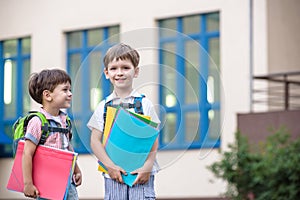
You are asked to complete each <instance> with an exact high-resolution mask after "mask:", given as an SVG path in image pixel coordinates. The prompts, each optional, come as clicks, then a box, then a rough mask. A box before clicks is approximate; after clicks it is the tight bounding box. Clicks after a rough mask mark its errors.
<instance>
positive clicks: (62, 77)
mask: <svg viewBox="0 0 300 200" xmlns="http://www.w3.org/2000/svg"><path fill="white" fill-rule="evenodd" d="M67 82H69V83H70V84H71V78H70V76H69V75H68V74H67V73H66V72H65V71H63V70H61V69H45V70H42V71H41V72H40V73H32V74H31V76H30V79H29V82H28V91H29V94H30V96H31V97H32V98H33V99H34V100H35V101H36V102H37V103H40V104H42V103H43V91H44V90H49V91H50V92H53V90H54V89H55V88H56V86H57V85H59V84H62V83H67Z"/></svg>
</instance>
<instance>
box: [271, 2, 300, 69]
mask: <svg viewBox="0 0 300 200" xmlns="http://www.w3.org/2000/svg"><path fill="white" fill-rule="evenodd" d="M267 4H268V6H267V8H268V10H267V18H268V49H269V54H268V62H269V72H271V73H280V72H287V71H292V72H293V71H299V70H300V65H299V62H300V57H299V53H300V45H299V43H300V34H299V31H300V21H299V18H300V12H299V10H300V1H298V0H286V1H280V0H268V1H267ZM283 68H284V69H285V70H283Z"/></svg>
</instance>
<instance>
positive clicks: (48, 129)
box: [24, 111, 72, 144]
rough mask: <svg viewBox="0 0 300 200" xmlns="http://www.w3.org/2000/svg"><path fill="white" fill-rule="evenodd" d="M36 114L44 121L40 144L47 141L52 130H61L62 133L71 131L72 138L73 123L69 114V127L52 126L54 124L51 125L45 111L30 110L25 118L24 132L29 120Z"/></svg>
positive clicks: (70, 136)
mask: <svg viewBox="0 0 300 200" xmlns="http://www.w3.org/2000/svg"><path fill="white" fill-rule="evenodd" d="M35 116H37V117H38V118H40V120H41V122H42V126H41V130H42V135H41V138H40V141H39V144H44V143H45V142H46V139H47V137H48V136H49V133H50V132H60V133H64V134H67V133H69V134H70V135H69V138H70V140H71V138H72V131H71V129H72V124H71V119H70V118H69V116H67V128H61V127H52V126H50V124H49V122H48V120H47V118H46V116H45V115H44V114H43V113H41V112H37V111H31V112H29V114H28V115H27V117H26V119H25V120H24V133H26V129H27V125H28V122H29V121H30V120H31V119H32V118H33V117H35Z"/></svg>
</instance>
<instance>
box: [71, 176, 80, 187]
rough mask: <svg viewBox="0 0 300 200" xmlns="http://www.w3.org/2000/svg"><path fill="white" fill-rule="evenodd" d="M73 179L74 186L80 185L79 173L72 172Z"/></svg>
mask: <svg viewBox="0 0 300 200" xmlns="http://www.w3.org/2000/svg"><path fill="white" fill-rule="evenodd" d="M73 181H74V183H75V185H76V187H77V186H79V185H81V183H82V176H81V173H74V174H73Z"/></svg>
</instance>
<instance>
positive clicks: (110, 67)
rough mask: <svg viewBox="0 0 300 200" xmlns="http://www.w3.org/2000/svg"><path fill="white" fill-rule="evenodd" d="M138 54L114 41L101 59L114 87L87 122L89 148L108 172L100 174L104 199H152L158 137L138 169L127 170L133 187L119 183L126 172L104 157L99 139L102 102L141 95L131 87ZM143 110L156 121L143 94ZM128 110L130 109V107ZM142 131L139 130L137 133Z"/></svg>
mask: <svg viewBox="0 0 300 200" xmlns="http://www.w3.org/2000/svg"><path fill="white" fill-rule="evenodd" d="M139 60H140V57H139V54H138V52H137V51H136V50H134V49H132V48H131V47H130V46H128V45H126V44H122V43H121V44H117V45H115V46H113V47H111V48H110V49H109V50H108V51H107V53H106V55H105V57H104V59H103V61H104V65H105V69H104V73H105V76H106V78H107V79H109V80H110V82H111V84H112V85H113V87H114V90H113V92H112V93H111V94H110V95H109V96H108V97H106V99H105V100H102V101H101V102H100V103H99V105H98V106H97V108H96V110H95V112H94V114H93V115H92V117H91V119H90V121H89V122H88V127H89V128H90V129H91V131H92V133H91V148H92V150H93V152H94V154H95V155H96V157H97V158H98V160H100V161H101V162H102V163H103V164H104V166H105V167H106V168H107V171H108V174H104V179H105V197H104V199H118V200H134V199H136V200H142V199H155V192H154V174H155V173H157V172H158V170H159V167H158V164H157V162H156V159H155V158H156V151H157V147H158V140H156V141H155V143H154V145H153V147H152V149H151V152H150V154H149V156H148V158H147V160H146V162H145V164H144V166H143V167H141V168H140V169H136V170H135V171H133V172H128V173H131V174H137V178H136V179H135V182H134V184H133V187H129V186H127V185H126V184H124V183H123V180H122V176H121V174H124V175H126V173H127V172H125V171H124V169H122V168H121V167H120V166H116V165H115V164H114V163H113V162H112V160H111V159H110V158H109V157H108V155H107V154H106V152H105V149H104V147H103V145H102V143H101V138H102V134H103V130H104V117H103V113H104V106H105V103H106V102H110V101H112V104H114V105H118V104H121V103H123V104H126V103H130V104H132V103H133V102H134V98H135V97H141V94H139V93H138V92H136V91H134V90H133V87H132V85H133V79H134V78H136V77H138V74H139V68H138V64H139ZM142 108H143V114H144V115H148V116H150V117H151V120H152V121H154V122H157V123H160V120H159V119H158V117H157V115H156V113H155V110H154V107H153V104H152V103H151V101H150V100H149V99H147V98H145V97H144V98H142ZM130 111H133V112H134V109H133V108H131V109H130ZM141 134H142V133H141Z"/></svg>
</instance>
